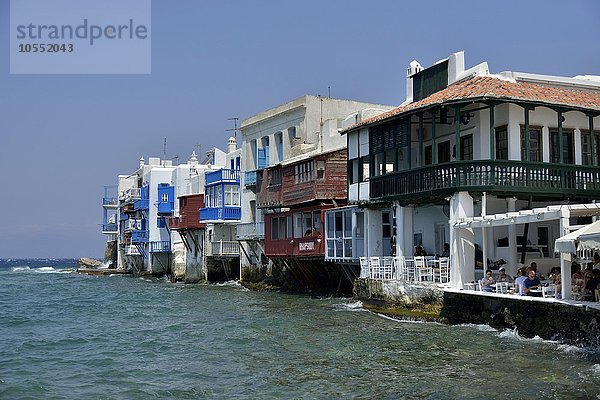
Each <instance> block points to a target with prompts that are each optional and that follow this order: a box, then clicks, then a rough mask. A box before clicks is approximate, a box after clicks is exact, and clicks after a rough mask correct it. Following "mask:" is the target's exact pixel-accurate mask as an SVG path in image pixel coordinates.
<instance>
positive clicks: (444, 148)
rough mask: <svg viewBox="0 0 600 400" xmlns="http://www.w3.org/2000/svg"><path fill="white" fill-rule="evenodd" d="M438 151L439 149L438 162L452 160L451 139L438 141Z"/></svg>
mask: <svg viewBox="0 0 600 400" xmlns="http://www.w3.org/2000/svg"><path fill="white" fill-rule="evenodd" d="M437 151H438V164H439V163H447V162H450V141H449V140H446V141H445V142H442V143H438V145H437Z"/></svg>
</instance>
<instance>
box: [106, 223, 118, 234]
mask: <svg viewBox="0 0 600 400" xmlns="http://www.w3.org/2000/svg"><path fill="white" fill-rule="evenodd" d="M102 233H117V224H102Z"/></svg>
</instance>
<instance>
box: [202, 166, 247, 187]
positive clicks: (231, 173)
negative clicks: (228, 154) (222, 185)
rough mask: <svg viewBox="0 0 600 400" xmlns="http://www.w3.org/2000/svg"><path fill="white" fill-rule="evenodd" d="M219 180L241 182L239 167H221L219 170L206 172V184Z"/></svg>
mask: <svg viewBox="0 0 600 400" xmlns="http://www.w3.org/2000/svg"><path fill="white" fill-rule="evenodd" d="M217 182H237V183H240V171H239V170H237V169H220V170H218V171H213V172H209V173H207V174H206V184H207V185H210V184H211V183H217Z"/></svg>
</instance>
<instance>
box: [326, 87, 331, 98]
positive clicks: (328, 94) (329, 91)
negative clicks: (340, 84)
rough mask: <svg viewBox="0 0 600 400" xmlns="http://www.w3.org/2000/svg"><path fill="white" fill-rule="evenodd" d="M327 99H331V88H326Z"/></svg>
mask: <svg viewBox="0 0 600 400" xmlns="http://www.w3.org/2000/svg"><path fill="white" fill-rule="evenodd" d="M327 98H328V99H330V98H331V86H327Z"/></svg>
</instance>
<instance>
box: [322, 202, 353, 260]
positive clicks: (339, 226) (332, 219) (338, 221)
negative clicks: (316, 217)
mask: <svg viewBox="0 0 600 400" xmlns="http://www.w3.org/2000/svg"><path fill="white" fill-rule="evenodd" d="M352 213H353V212H352V210H344V211H335V212H328V213H327V241H326V247H327V256H328V257H335V258H352Z"/></svg>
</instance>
